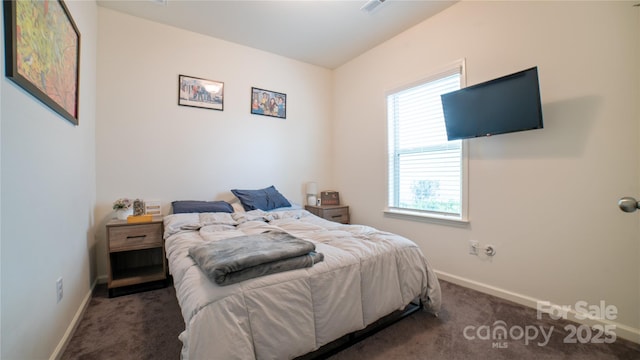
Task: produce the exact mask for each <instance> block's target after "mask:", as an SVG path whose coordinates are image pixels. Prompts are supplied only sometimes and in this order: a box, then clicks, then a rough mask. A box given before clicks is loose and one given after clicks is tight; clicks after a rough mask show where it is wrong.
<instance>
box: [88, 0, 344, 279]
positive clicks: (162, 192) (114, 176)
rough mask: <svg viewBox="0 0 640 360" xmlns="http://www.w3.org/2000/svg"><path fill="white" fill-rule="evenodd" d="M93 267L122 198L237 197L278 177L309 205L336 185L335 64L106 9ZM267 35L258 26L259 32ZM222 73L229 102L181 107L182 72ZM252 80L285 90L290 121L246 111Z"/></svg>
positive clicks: (100, 260) (101, 261)
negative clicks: (308, 187)
mask: <svg viewBox="0 0 640 360" xmlns="http://www.w3.org/2000/svg"><path fill="white" fill-rule="evenodd" d="M98 13H99V25H98V27H99V36H98V37H99V38H98V108H97V109H98V111H97V113H98V118H97V125H96V133H97V138H96V153H97V156H96V159H97V207H96V218H97V222H98V223H99V228H100V230H99V231H97V239H98V242H99V244H100V245H99V246H98V251H97V264H98V275H99V276H105V275H106V263H105V260H106V255H105V249H104V248H105V245H104V240H105V236H106V235H105V232H104V223H105V222H106V221H108V220H109V219H110V218H111V217H112V216H113V213H112V210H111V204H112V203H113V201H114V200H116V199H117V198H119V197H132V198H136V197H139V198H143V199H157V200H161V201H162V202H163V204H164V211H165V214H166V213H167V212H168V211H169V208H170V202H171V201H173V200H187V199H188V200H232V199H233V195H232V194H231V193H230V191H229V190H231V189H233V188H244V189H257V188H262V187H265V186H269V185H275V186H276V188H278V189H279V190H280V191H281V192H282V193H283V194H284V195H285V196H286V197H287V198H289V199H290V200H292V201H294V202H297V203H303V201H304V200H303V195H304V183H305V182H307V181H311V180H314V181H317V182H318V185H319V186H320V187H321V188H324V187H330V186H331V183H330V177H329V175H330V174H329V169H330V164H331V160H330V155H331V151H330V148H331V139H330V136H329V135H330V125H331V122H330V121H331V117H330V114H331V108H330V104H331V86H332V79H331V72H330V71H329V70H326V69H323V68H320V67H316V66H311V65H308V64H304V63H301V62H297V61H294V60H291V59H287V58H283V57H280V56H276V55H273V54H269V53H266V52H263V51H259V50H256V49H252V48H248V47H244V46H240V45H237V44H233V43H229V42H225V41H222V40H219V39H215V38H211V37H206V36H203V35H200V34H196V33H192V32H188V31H184V30H180V29H177V28H173V27H169V26H166V25H162V24H159V23H154V22H150V21H147V20H143V19H140V18H135V17H132V16H129V15H125V14H122V13H119V12H115V11H113V10H109V9H105V8H99V11H98ZM263 35H264V34H256V36H263ZM179 74H183V75H189V76H194V77H200V78H205V79H210V80H217V81H222V82H224V86H225V89H224V111H214V110H206V109H200V108H191V107H185V106H178V105H177V102H178V99H177V97H178V88H177V87H178V75H179ZM251 87H258V88H263V89H268V90H272V91H276V92H282V93H285V94H287V118H286V119H278V118H273V117H266V116H258V115H251V114H250V111H249V110H250V96H251Z"/></svg>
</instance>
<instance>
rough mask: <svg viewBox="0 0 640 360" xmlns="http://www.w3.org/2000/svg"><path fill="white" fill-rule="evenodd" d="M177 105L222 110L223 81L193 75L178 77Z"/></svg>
mask: <svg viewBox="0 0 640 360" xmlns="http://www.w3.org/2000/svg"><path fill="white" fill-rule="evenodd" d="M178 105H182V106H192V107H199V108H203V109H211V110H220V111H223V110H224V83H223V82H220V81H213V80H207V79H201V78H197V77H193V76H187V75H180V76H179V77H178Z"/></svg>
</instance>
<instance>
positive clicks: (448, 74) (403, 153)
mask: <svg viewBox="0 0 640 360" xmlns="http://www.w3.org/2000/svg"><path fill="white" fill-rule="evenodd" d="M463 82H464V62H459V63H457V64H456V65H455V66H453V67H451V68H449V69H448V70H446V71H444V72H441V73H438V74H437V75H435V76H432V77H430V78H428V79H426V80H423V81H421V82H419V83H415V84H412V85H410V86H407V87H403V88H401V89H398V90H394V91H393V92H391V93H389V94H388V95H387V117H388V123H389V140H388V143H389V179H388V181H389V203H388V207H389V211H391V212H400V213H403V212H405V213H410V214H414V215H421V216H428V217H440V218H449V219H454V220H466V199H465V196H466V194H465V190H464V189H465V184H466V181H465V176H466V171H465V168H466V157H465V156H464V155H463V154H464V143H463V142H462V141H461V140H455V141H447V133H446V129H445V125H444V115H443V113H442V104H441V101H440V95H441V94H444V93H447V92H450V91H454V90H458V89H460V88H461V86H462V84H463Z"/></svg>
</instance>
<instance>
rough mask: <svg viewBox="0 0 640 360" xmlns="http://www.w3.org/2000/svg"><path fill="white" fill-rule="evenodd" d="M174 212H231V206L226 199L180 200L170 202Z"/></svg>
mask: <svg viewBox="0 0 640 360" xmlns="http://www.w3.org/2000/svg"><path fill="white" fill-rule="evenodd" d="M171 205H172V206H173V213H174V214H182V213H203V212H226V213H232V212H233V207H232V206H231V204H229V203H228V202H226V201H194V200H180V201H174V202H172V203H171Z"/></svg>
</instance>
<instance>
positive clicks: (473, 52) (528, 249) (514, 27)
mask: <svg viewBox="0 0 640 360" xmlns="http://www.w3.org/2000/svg"><path fill="white" fill-rule="evenodd" d="M632 4H633V3H632V2H537V3H536V2H492V1H487V2H461V3H458V4H456V5H454V6H452V7H450V8H448V9H446V10H445V11H443V12H442V13H440V14H438V15H436V16H435V17H433V18H432V19H429V20H427V21H425V22H423V23H421V24H420V25H418V26H416V27H414V28H412V29H410V30H409V31H406V32H405V33H403V34H401V35H399V36H397V37H395V38H393V39H391V40H389V41H388V42H386V43H384V44H382V45H380V46H378V47H377V48H375V49H372V50H371V51H369V52H367V53H366V54H364V55H362V56H360V57H358V58H356V59H354V60H353V61H351V62H349V63H348V64H346V65H344V66H342V67H340V68H339V69H337V70H336V71H335V78H334V82H335V92H334V101H335V105H334V109H335V112H334V114H335V119H334V124H335V127H334V133H333V136H334V144H335V149H336V153H339V154H341V156H339V157H334V158H333V159H334V161H335V166H336V168H335V169H334V171H335V176H336V183H337V189H339V190H340V192H341V197H343V198H344V200H345V201H346V203H348V204H349V205H350V206H351V210H352V219H353V221H354V222H362V223H366V224H369V225H373V226H376V227H380V228H383V229H386V230H390V231H394V232H398V233H400V234H403V235H406V236H407V237H409V238H411V239H414V240H416V241H417V242H418V243H419V244H420V245H421V247H422V248H423V249H424V251H425V252H426V253H427V254H428V257H429V258H430V260H431V262H432V264H433V265H434V267H435V268H436V269H438V270H439V271H440V273H441V274H442V277H443V278H447V279H449V280H453V281H457V282H459V283H463V284H465V285H467V286H474V287H476V288H479V289H482V290H484V291H488V292H493V293H496V294H498V295H501V296H505V297H508V298H511V299H513V300H516V301H520V302H522V303H527V304H529V305H531V304H535V302H534V300H544V301H550V302H551V303H555V304H559V305H575V303H576V302H577V301H579V300H583V301H587V302H588V303H589V304H595V305H597V304H599V302H600V300H605V301H606V303H607V304H611V305H615V306H617V308H618V311H619V318H618V319H617V320H616V322H617V325H618V328H619V331H618V333H619V335H621V334H622V333H624V334H625V335H626V336H627V337H634V338H635V339H636V341H640V308H639V304H640V267H639V266H640V265H639V264H640V261H638V260H639V258H640V249H639V241H638V240H639V235H638V234H639V232H638V223H639V221H638V214H637V213H636V214H625V213H622V212H621V211H620V210H619V209H618V208H617V206H616V202H617V200H618V198H620V197H622V196H625V195H630V196H636V197H638V196H640V191H639V190H640V188H639V186H638V185H639V177H638V164H639V151H640V148H639V146H638V140H639V138H638V123H639V120H640V112H639V110H638V103H639V99H640V90H639V88H638V79H639V78H640V68H639V67H638V64H640V55H639V52H638V37H639V36H640V35H639V34H640V32H639V31H638V29H639V25H638V24H639V17H638V14H637V13H638V8H633V7H632ZM460 58H466V65H467V85H472V84H475V83H479V82H482V81H485V80H489V79H492V78H495V77H498V76H501V75H506V74H509V73H512V72H515V71H519V70H523V69H525V68H528V67H531V66H538V69H539V74H540V82H541V92H542V101H543V113H544V122H545V128H544V129H543V130H536V131H529V132H522V133H514V134H508V135H499V136H495V137H491V138H483V139H473V140H469V141H468V145H469V196H470V197H469V204H470V207H469V217H470V223H469V224H468V225H467V226H451V225H444V224H441V223H432V222H424V221H415V220H407V219H397V218H392V217H385V216H384V215H383V209H384V208H385V205H386V194H387V191H386V184H387V182H386V166H387V165H386V164H387V163H386V160H387V157H386V118H385V97H384V96H385V91H387V90H390V89H393V88H395V87H397V86H399V85H403V84H406V83H411V82H413V81H416V80H419V79H421V78H423V77H425V76H427V75H429V74H430V72H433V71H435V70H438V69H440V68H442V67H443V66H445V65H447V64H450V63H451V62H453V61H455V60H457V59H460ZM471 239H474V240H478V241H480V242H481V243H482V244H493V245H495V247H496V248H497V255H496V256H495V258H493V259H489V260H488V259H482V258H478V257H473V256H470V255H468V254H467V248H468V241H469V240H471Z"/></svg>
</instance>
